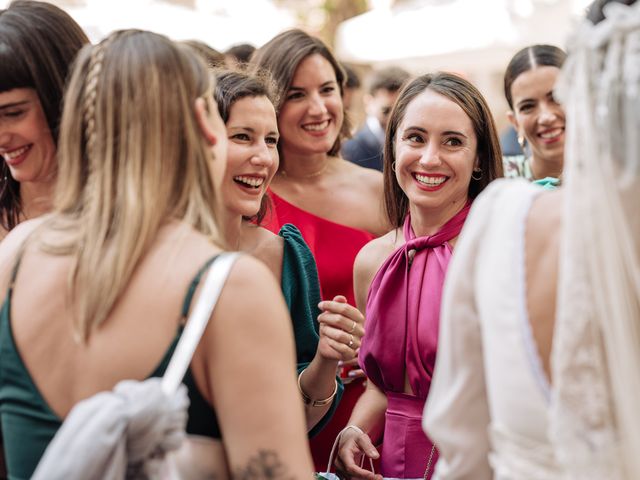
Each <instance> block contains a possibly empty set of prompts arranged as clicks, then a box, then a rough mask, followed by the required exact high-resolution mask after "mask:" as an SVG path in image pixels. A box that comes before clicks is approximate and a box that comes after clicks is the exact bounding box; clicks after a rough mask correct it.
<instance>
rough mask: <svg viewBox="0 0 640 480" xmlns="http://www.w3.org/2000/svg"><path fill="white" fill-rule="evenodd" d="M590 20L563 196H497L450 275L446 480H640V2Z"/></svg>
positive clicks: (439, 377) (521, 189)
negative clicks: (639, 207) (639, 373)
mask: <svg viewBox="0 0 640 480" xmlns="http://www.w3.org/2000/svg"><path fill="white" fill-rule="evenodd" d="M588 18H589V20H591V21H592V22H593V23H595V25H594V24H592V23H591V22H585V23H584V24H583V25H582V26H581V28H580V29H579V30H578V32H577V34H576V35H575V36H574V38H573V39H572V40H571V42H570V44H569V48H568V51H569V56H568V58H567V61H566V63H565V65H564V66H563V70H562V73H561V77H560V80H559V83H558V85H557V86H556V92H557V94H558V98H559V99H560V100H561V102H562V104H563V105H564V108H565V110H566V114H567V130H566V134H567V141H566V146H565V160H566V163H565V171H564V172H565V173H564V181H563V186H562V188H560V189H559V190H557V191H554V192H544V191H543V190H542V189H540V188H539V187H536V186H532V185H530V184H528V183H526V182H524V181H509V182H496V183H495V184H494V185H493V186H490V187H489V188H488V189H487V191H486V193H484V194H483V195H481V196H480V197H479V198H478V200H477V201H476V204H475V205H474V208H473V209H472V211H471V214H470V215H469V219H468V220H467V224H466V225H465V228H464V230H463V232H462V235H461V236H460V240H459V242H458V246H457V250H456V254H455V255H454V258H453V261H452V263H451V266H450V268H449V273H448V277H447V281H446V282H447V283H446V286H445V293H444V298H443V307H442V314H441V316H442V320H441V329H440V337H439V351H438V359H437V362H436V368H435V378H434V381H433V384H432V387H431V392H430V394H429V400H428V401H427V406H426V408H425V415H426V418H425V422H424V426H425V429H426V431H427V433H428V434H429V435H430V437H431V438H432V439H433V440H434V441H435V443H436V445H437V447H438V449H439V451H440V460H439V461H438V464H437V466H436V477H437V478H438V479H439V480H443V479H457V480H459V479H473V480H488V479H491V478H493V479H499V480H519V479H541V480H601V479H607V480H637V479H638V478H640V456H639V455H638V452H640V418H639V417H638V404H639V403H640V376H639V375H638V371H639V370H640V216H638V211H637V209H638V204H639V203H640V143H639V141H638V131H639V130H640V3H638V2H636V1H635V0H622V1H611V0H599V1H597V2H595V3H594V4H593V6H592V7H591V9H590V11H589V15H588ZM602 19H604V20H603V21H601V20H602ZM598 22H599V23H598Z"/></svg>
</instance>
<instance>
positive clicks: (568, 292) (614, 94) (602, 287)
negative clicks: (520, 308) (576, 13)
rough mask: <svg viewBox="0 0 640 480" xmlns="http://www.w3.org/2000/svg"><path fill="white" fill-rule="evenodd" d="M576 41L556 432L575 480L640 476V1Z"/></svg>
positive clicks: (562, 88)
mask: <svg viewBox="0 0 640 480" xmlns="http://www.w3.org/2000/svg"><path fill="white" fill-rule="evenodd" d="M605 16H606V20H604V21H603V22H601V23H599V24H598V25H596V26H593V25H591V24H588V25H587V24H585V25H583V26H582V28H581V29H580V30H579V31H578V33H577V34H576V36H575V37H574V38H573V40H572V42H571V44H570V46H569V53H570V55H569V58H568V60H567V63H566V64H565V68H564V69H563V74H562V79H561V81H560V84H559V86H558V93H559V97H560V100H561V101H562V103H563V104H564V105H565V109H566V115H567V126H566V129H567V143H566V146H565V194H564V199H565V200H564V207H563V208H564V211H563V216H564V227H563V233H562V247H561V248H562V255H561V260H560V262H561V263H560V278H559V285H560V287H559V294H558V311H557V317H558V321H557V323H556V331H555V336H554V345H553V353H552V355H553V361H552V365H553V372H552V374H553V382H554V394H553V399H552V407H551V423H550V428H551V434H552V440H553V443H554V448H555V450H556V452H557V454H558V460H559V461H560V462H561V463H562V464H564V466H565V467H566V471H568V472H572V473H571V474H570V475H569V478H575V479H581V480H584V479H603V478H606V479H611V480H615V479H640V263H639V256H640V2H636V3H635V4H634V5H633V6H630V7H629V6H625V5H621V4H618V3H612V4H609V5H607V6H606V7H605Z"/></svg>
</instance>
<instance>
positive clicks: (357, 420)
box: [349, 380, 387, 444]
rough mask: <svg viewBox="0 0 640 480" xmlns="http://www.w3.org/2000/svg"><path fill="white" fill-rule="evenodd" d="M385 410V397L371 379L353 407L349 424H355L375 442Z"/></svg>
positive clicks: (382, 427)
mask: <svg viewBox="0 0 640 480" xmlns="http://www.w3.org/2000/svg"><path fill="white" fill-rule="evenodd" d="M386 410H387V397H386V395H385V394H384V393H383V392H382V391H381V390H380V389H379V388H378V387H376V386H375V385H374V384H373V383H371V381H370V380H369V381H368V382H367V389H366V390H365V392H364V393H363V394H362V395H361V396H360V398H359V399H358V402H357V403H356V405H355V407H354V408H353V412H352V413H351V417H350V418H349V425H355V426H357V427H359V428H360V429H361V430H362V431H363V432H365V433H366V434H367V435H369V437H370V438H371V440H372V441H373V443H374V444H375V443H377V442H378V441H379V440H380V439H381V436H382V431H383V429H384V415H385V411H386Z"/></svg>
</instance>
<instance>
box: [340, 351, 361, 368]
mask: <svg viewBox="0 0 640 480" xmlns="http://www.w3.org/2000/svg"><path fill="white" fill-rule="evenodd" d="M357 353H359V352H357V351H356V354H357ZM338 366H339V367H357V366H358V357H357V356H356V357H354V358H352V359H351V360H344V361H343V362H340V364H339V365H338Z"/></svg>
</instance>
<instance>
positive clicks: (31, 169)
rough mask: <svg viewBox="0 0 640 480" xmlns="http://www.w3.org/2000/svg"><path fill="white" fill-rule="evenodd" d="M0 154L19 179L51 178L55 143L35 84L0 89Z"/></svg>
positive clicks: (46, 179) (16, 178) (49, 179)
mask: <svg viewBox="0 0 640 480" xmlns="http://www.w3.org/2000/svg"><path fill="white" fill-rule="evenodd" d="M0 155H1V156H2V159H3V161H4V162H6V164H7V166H8V167H9V171H10V172H11V176H12V177H13V178H14V179H15V180H17V181H18V182H49V181H51V180H53V178H54V177H55V174H56V166H57V164H56V146H55V143H54V141H53V137H52V135H51V131H50V130H49V125H48V124H47V120H46V118H45V115H44V111H43V110H42V105H41V104H40V100H39V99H38V94H37V93H36V91H35V90H34V89H33V88H15V89H13V90H8V91H5V92H2V93H0Z"/></svg>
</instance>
